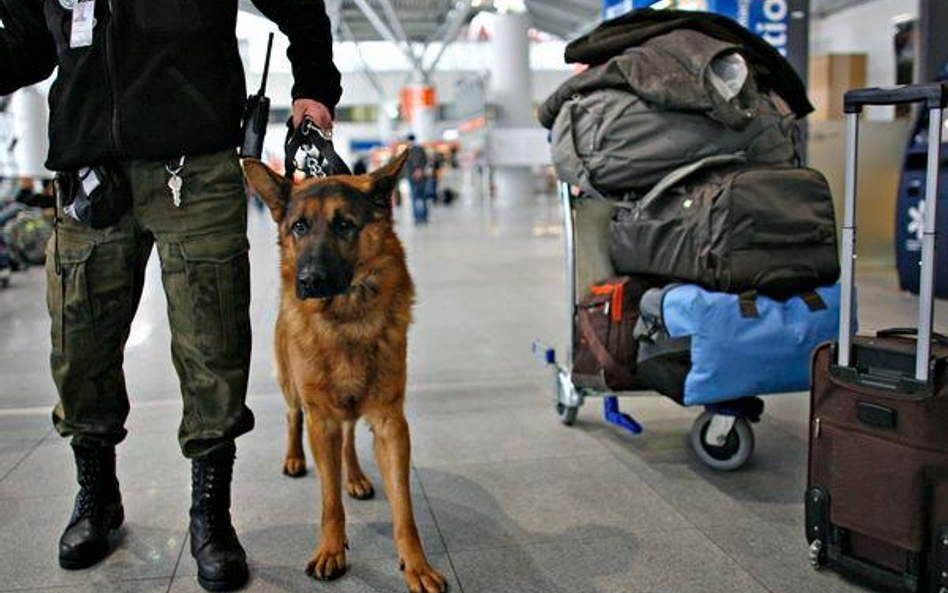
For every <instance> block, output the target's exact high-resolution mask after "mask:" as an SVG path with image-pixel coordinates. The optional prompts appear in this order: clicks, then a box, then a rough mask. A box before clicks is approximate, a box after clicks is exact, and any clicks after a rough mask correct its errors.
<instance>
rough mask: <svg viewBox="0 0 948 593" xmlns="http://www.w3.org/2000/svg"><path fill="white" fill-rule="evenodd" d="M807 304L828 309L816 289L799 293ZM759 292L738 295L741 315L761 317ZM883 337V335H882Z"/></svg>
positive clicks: (814, 308)
mask: <svg viewBox="0 0 948 593" xmlns="http://www.w3.org/2000/svg"><path fill="white" fill-rule="evenodd" d="M797 296H799V297H800V299H801V300H802V301H803V303H804V304H805V305H806V308H807V309H809V310H810V312H811V313H815V312H817V311H824V310H826V308H827V307H826V301H824V300H823V297H821V296H820V295H819V293H818V292H816V291H815V290H808V291H806V292H804V293H801V294H799V295H797ZM757 297H758V292H757V291H756V290H746V291H744V292H742V293H741V294H739V295H738V297H737V306H738V307H739V308H740V310H741V317H743V318H745V319H757V318H758V317H760V310H759V309H758V308H757ZM880 337H881V336H880ZM946 345H948V338H946Z"/></svg>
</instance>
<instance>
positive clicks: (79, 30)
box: [59, 0, 95, 49]
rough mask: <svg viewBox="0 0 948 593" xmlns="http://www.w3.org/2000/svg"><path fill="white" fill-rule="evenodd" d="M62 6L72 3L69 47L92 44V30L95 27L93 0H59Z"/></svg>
mask: <svg viewBox="0 0 948 593" xmlns="http://www.w3.org/2000/svg"><path fill="white" fill-rule="evenodd" d="M59 2H60V4H61V5H62V6H63V7H64V8H68V7H67V4H72V5H73V6H72V35H71V36H70V38H69V47H71V48H73V49H76V48H79V47H89V46H90V45H92V32H93V29H95V0H59Z"/></svg>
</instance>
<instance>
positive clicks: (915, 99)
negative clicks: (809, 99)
mask: <svg viewBox="0 0 948 593" xmlns="http://www.w3.org/2000/svg"><path fill="white" fill-rule="evenodd" d="M909 103H924V104H925V108H926V109H936V108H941V109H944V108H945V107H948V86H946V85H944V84H941V83H934V84H913V85H902V86H893V87H884V88H879V87H873V88H868V89H855V90H852V91H849V92H847V93H846V95H845V97H844V98H843V110H844V111H845V112H846V113H860V112H862V108H863V106H865V105H907V104H909Z"/></svg>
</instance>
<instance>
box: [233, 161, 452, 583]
mask: <svg viewBox="0 0 948 593" xmlns="http://www.w3.org/2000/svg"><path fill="white" fill-rule="evenodd" d="M406 158H407V152H403V153H402V154H401V155H399V156H398V157H396V158H395V159H393V160H392V161H391V162H390V163H389V164H388V165H386V166H385V167H383V168H381V169H379V170H377V171H375V172H373V173H371V174H370V175H360V176H334V177H329V178H325V179H309V180H306V181H303V182H301V183H299V184H293V183H292V182H291V181H290V180H288V179H285V178H283V177H281V176H280V175H278V174H276V173H274V172H273V171H271V170H270V169H269V168H268V167H267V166H266V165H264V164H263V163H261V162H259V161H254V160H247V161H245V163H244V170H245V172H246V175H247V179H248V181H249V182H250V184H251V185H252V186H253V188H254V189H255V190H256V191H257V192H258V193H259V194H260V197H261V198H262V199H263V201H264V202H265V203H266V204H267V206H268V207H269V208H270V212H271V214H272V215H273V219H274V220H275V221H276V222H277V224H278V226H279V244H280V278H281V285H282V288H281V299H280V312H279V317H278V319H277V324H276V333H275V337H274V342H275V350H276V352H275V354H276V374H277V380H278V381H279V383H280V387H281V388H282V390H283V395H284V396H285V398H286V402H287V405H288V406H289V411H288V412H287V420H288V425H289V426H288V428H289V442H288V446H287V451H286V460H285V463H284V466H283V472H284V473H285V474H287V475H289V476H301V475H303V474H304V473H305V472H306V461H305V458H304V454H303V442H302V434H303V419H304V413H303V411H304V410H305V420H306V428H307V433H308V435H309V442H310V448H311V449H312V453H313V457H315V459H316V467H317V469H318V471H319V480H320V485H321V489H322V503H323V509H322V520H321V523H320V539H319V544H318V545H317V546H316V551H315V553H314V555H313V558H312V560H310V561H309V563H308V564H307V565H306V572H307V574H309V575H310V576H314V577H316V578H318V579H323V580H330V579H334V578H336V577H339V576H341V575H342V574H343V573H344V572H345V571H346V550H347V548H348V545H347V541H346V529H345V513H344V510H343V506H342V477H343V476H342V473H343V468H345V474H346V476H345V477H346V490H347V491H348V493H349V495H350V496H352V497H354V498H357V499H366V498H370V497H371V496H372V495H373V494H374V490H373V487H372V483H371V482H370V481H369V480H368V478H366V476H365V474H364V473H363V472H362V469H361V468H360V467H359V461H358V459H357V458H356V451H355V442H354V440H355V439H354V431H355V423H356V420H358V419H359V418H365V419H366V421H367V422H368V424H369V426H370V427H371V430H372V433H373V435H374V448H375V457H376V459H377V460H378V464H379V469H380V471H381V474H382V482H383V485H384V487H385V492H386V493H387V494H388V498H389V501H390V503H391V508H392V523H393V526H394V539H395V547H396V549H397V552H398V556H399V562H400V565H401V568H402V570H403V572H404V576H405V581H406V582H407V584H408V588H409V589H410V590H411V591H413V592H424V593H441V592H443V591H445V590H446V589H447V586H448V585H447V580H446V579H445V578H444V576H442V575H441V573H440V572H438V571H437V570H436V569H435V568H434V567H432V566H431V565H430V564H429V563H428V560H427V558H426V556H425V553H424V550H422V547H421V540H420V539H419V537H418V528H417V527H416V525H415V518H414V513H413V512H412V506H411V495H410V493H409V471H410V470H409V449H410V446H409V435H408V423H407V422H406V420H405V413H404V401H405V380H406V358H407V345H408V341H407V334H408V326H409V324H410V323H411V308H412V305H413V303H414V287H413V285H412V280H411V276H409V274H408V267H407V265H406V263H405V252H404V250H403V248H402V245H401V242H400V241H399V240H398V237H397V236H396V235H395V231H394V229H393V220H392V203H391V196H392V192H393V191H394V189H395V186H396V184H397V182H398V178H399V174H400V172H401V169H402V166H403V165H404V164H405V159H406Z"/></svg>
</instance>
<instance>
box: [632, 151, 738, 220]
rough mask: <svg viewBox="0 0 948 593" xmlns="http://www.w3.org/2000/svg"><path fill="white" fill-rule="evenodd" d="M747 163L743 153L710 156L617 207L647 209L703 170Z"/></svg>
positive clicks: (688, 165) (678, 169)
mask: <svg viewBox="0 0 948 593" xmlns="http://www.w3.org/2000/svg"><path fill="white" fill-rule="evenodd" d="M746 162H747V155H745V154H744V153H743V152H736V153H734V154H716V155H712V156H708V157H705V158H703V159H701V160H698V161H695V162H693V163H688V164H687V165H684V166H682V167H678V168H677V169H675V170H674V171H672V172H671V173H669V174H668V175H666V176H665V177H663V178H662V180H661V181H659V182H658V183H656V184H655V185H654V186H653V187H652V189H651V190H649V192H648V193H647V194H645V195H644V196H642V198H640V199H638V200H636V201H634V202H631V203H626V202H622V203H617V204H616V205H617V206H618V207H620V208H647V207H648V206H649V205H650V204H651V203H652V202H653V201H655V200H656V199H657V198H658V197H659V196H661V195H662V194H663V193H665V192H666V191H668V190H669V189H670V188H671V187H672V186H674V185H677V184H678V183H681V182H682V181H683V180H685V179H686V178H688V177H690V176H691V175H694V174H695V173H697V172H698V171H700V170H702V169H710V168H713V167H722V166H724V165H736V164H740V163H746Z"/></svg>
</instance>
